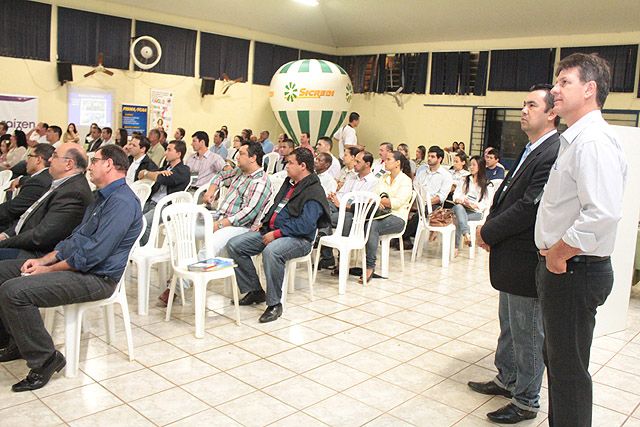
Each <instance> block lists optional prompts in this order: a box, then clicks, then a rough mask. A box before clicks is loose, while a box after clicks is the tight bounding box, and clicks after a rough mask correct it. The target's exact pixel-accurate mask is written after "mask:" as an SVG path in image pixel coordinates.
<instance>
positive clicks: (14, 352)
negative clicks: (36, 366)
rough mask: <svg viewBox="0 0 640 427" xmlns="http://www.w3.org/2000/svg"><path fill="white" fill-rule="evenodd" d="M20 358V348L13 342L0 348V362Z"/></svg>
mask: <svg viewBox="0 0 640 427" xmlns="http://www.w3.org/2000/svg"><path fill="white" fill-rule="evenodd" d="M18 359H22V356H21V355H20V350H18V347H17V346H16V345H15V344H9V345H7V346H6V347H3V348H0V362H11V361H12V360H18Z"/></svg>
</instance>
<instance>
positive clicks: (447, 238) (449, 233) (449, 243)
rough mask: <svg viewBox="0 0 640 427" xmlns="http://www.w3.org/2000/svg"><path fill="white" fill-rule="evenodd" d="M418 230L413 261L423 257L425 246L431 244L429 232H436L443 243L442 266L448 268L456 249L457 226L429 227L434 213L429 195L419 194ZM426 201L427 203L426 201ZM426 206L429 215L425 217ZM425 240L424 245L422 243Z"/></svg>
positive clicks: (412, 256) (412, 254) (412, 255)
mask: <svg viewBox="0 0 640 427" xmlns="http://www.w3.org/2000/svg"><path fill="white" fill-rule="evenodd" d="M417 200H418V215H419V216H418V229H417V231H416V237H415V241H414V243H413V252H412V253H411V261H412V262H415V260H416V257H421V256H422V249H423V245H424V244H427V243H428V242H429V232H431V231H434V232H436V233H439V234H440V236H441V241H442V266H443V267H448V266H449V261H450V260H451V258H453V250H454V249H455V238H456V236H455V234H456V226H455V225H454V224H449V225H447V226H444V227H433V226H431V225H429V216H430V215H431V212H433V208H432V206H431V197H430V196H429V194H425V195H424V196H423V195H422V194H421V193H420V192H418V193H417ZM425 200H426V201H425ZM425 204H426V207H427V213H426V215H425V211H424V209H425ZM422 239H424V244H423V243H422Z"/></svg>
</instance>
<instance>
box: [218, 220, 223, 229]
mask: <svg viewBox="0 0 640 427" xmlns="http://www.w3.org/2000/svg"><path fill="white" fill-rule="evenodd" d="M223 228H224V223H223V222H222V221H218V230H222V229H223Z"/></svg>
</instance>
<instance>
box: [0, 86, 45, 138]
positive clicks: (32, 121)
mask: <svg viewBox="0 0 640 427" xmlns="http://www.w3.org/2000/svg"><path fill="white" fill-rule="evenodd" d="M0 121H5V122H7V125H9V133H12V132H13V131H14V130H16V129H19V130H21V131H23V132H25V133H26V132H28V131H30V130H31V129H33V128H35V127H36V123H38V98H37V97H35V96H26V95H6V94H0Z"/></svg>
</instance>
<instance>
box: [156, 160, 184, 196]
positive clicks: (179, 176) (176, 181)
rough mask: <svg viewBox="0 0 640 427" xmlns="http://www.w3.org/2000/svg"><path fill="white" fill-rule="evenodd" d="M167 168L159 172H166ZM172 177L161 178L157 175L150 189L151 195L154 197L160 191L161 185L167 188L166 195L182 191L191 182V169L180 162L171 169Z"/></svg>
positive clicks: (161, 176) (164, 167)
mask: <svg viewBox="0 0 640 427" xmlns="http://www.w3.org/2000/svg"><path fill="white" fill-rule="evenodd" d="M166 169H167V166H166V165H165V166H163V167H162V168H161V169H160V170H166ZM171 171H172V172H173V175H169V176H163V175H159V176H158V178H157V179H156V182H155V184H153V187H151V195H154V194H155V193H156V191H158V190H159V189H160V186H161V185H166V186H167V194H172V193H176V192H178V191H184V190H185V189H186V188H187V185H188V184H189V183H190V182H191V169H189V166H187V165H185V164H184V163H182V162H180V163H178V164H177V166H176V167H175V168H173V169H171Z"/></svg>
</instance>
